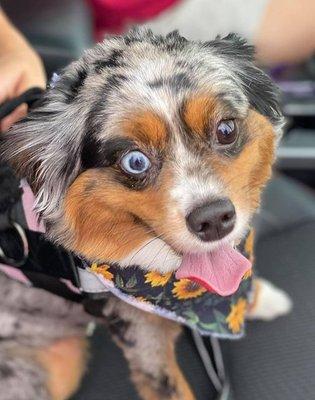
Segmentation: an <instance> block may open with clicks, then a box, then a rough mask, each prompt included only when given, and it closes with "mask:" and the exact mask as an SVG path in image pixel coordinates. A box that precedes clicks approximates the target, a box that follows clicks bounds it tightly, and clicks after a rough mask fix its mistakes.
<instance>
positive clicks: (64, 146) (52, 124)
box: [0, 62, 88, 220]
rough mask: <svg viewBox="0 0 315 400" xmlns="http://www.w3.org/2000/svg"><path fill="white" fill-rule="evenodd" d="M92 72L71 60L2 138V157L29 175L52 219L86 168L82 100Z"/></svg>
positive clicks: (45, 212)
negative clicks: (82, 163)
mask: <svg viewBox="0 0 315 400" xmlns="http://www.w3.org/2000/svg"><path fill="white" fill-rule="evenodd" d="M86 75H87V72H86V70H85V66H84V64H83V63H81V62H75V63H73V64H71V65H70V66H69V67H67V69H66V70H65V71H64V72H63V73H62V74H61V76H60V78H59V80H58V81H57V82H55V86H54V87H53V88H50V89H48V90H47V92H46V93H45V94H44V95H43V98H42V99H41V100H40V104H39V105H38V106H37V107H36V109H34V110H33V111H32V112H30V113H29V114H28V116H27V117H26V118H25V119H24V120H22V121H20V122H19V123H17V124H16V125H14V126H13V127H12V128H11V129H10V130H9V131H8V132H7V133H3V134H1V137H0V159H1V160H2V161H4V162H8V163H9V164H10V165H11V166H12V167H13V168H14V170H15V171H16V173H17V174H18V176H19V177H20V178H27V180H28V182H29V184H30V186H31V187H32V189H33V191H34V193H35V196H36V208H37V211H39V212H40V213H41V214H42V215H43V217H45V218H46V219H47V220H49V219H50V218H52V216H53V214H54V213H55V212H56V211H57V210H58V208H59V205H60V201H61V200H62V198H63V195H64V192H65V189H66V187H67V186H68V185H69V184H70V183H71V181H72V180H73V179H74V178H75V176H76V175H77V174H78V172H79V171H80V146H81V143H82V137H83V135H84V131H85V129H86V123H85V121H86V115H87V113H88V107H87V105H86V104H85V103H84V102H83V101H77V100H78V99H77V97H78V96H79V94H80V90H81V88H82V87H83V85H84V81H85V78H86Z"/></svg>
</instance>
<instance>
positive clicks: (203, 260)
mask: <svg viewBox="0 0 315 400" xmlns="http://www.w3.org/2000/svg"><path fill="white" fill-rule="evenodd" d="M250 268H251V263H250V261H249V260H248V259H247V258H245V257H244V256H243V255H242V254H241V253H240V252H239V251H237V250H235V249H234V248H233V247H232V246H231V245H229V244H222V245H221V246H220V247H218V248H217V249H215V250H212V251H209V252H206V253H196V254H194V253H187V254H183V257H182V261H181V264H180V266H179V268H178V270H177V271H176V278H177V279H183V278H186V279H190V280H192V281H195V282H198V283H199V284H201V285H202V286H204V287H205V288H206V289H207V290H208V291H212V292H215V293H217V294H218V295H220V296H229V295H232V294H233V293H235V292H236V290H237V289H238V287H239V285H240V283H241V281H242V278H243V276H244V274H245V273H246V272H247V271H248V270H249V269H250Z"/></svg>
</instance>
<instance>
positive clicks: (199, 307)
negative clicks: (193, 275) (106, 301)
mask: <svg viewBox="0 0 315 400" xmlns="http://www.w3.org/2000/svg"><path fill="white" fill-rule="evenodd" d="M237 247H238V250H239V251H240V252H241V253H242V254H243V255H244V256H245V257H247V258H249V259H252V247H253V233H252V232H250V233H249V234H248V235H247V237H246V239H244V240H243V242H242V243H240V245H239V246H237ZM86 268H87V269H88V271H89V272H91V273H93V274H96V275H97V277H98V279H99V280H100V281H101V282H102V284H103V285H104V286H105V288H106V290H108V291H110V292H111V293H112V294H113V295H115V296H117V297H119V298H120V299H121V300H123V301H125V302H127V303H129V304H131V305H133V306H135V307H137V308H140V309H141V310H143V311H147V312H151V313H155V314H158V315H159V316H161V317H164V318H168V319H171V320H174V321H177V322H179V323H182V324H184V325H187V326H188V327H190V328H192V329H196V330H198V331H199V332H200V333H201V334H202V335H208V336H216V337H220V338H239V337H241V336H242V335H243V334H244V320H245V314H246V311H247V304H248V301H249V300H250V296H251V288H252V270H250V271H248V272H247V273H246V274H245V275H244V277H243V280H242V282H241V284H240V286H239V288H238V290H237V291H236V292H235V293H234V294H233V295H231V296H227V297H222V296H219V295H217V294H215V293H211V292H209V291H207V290H206V289H205V288H204V287H203V286H201V285H199V284H198V283H196V282H193V281H191V280H189V279H176V278H175V274H174V273H167V274H164V275H162V274H160V273H158V272H154V271H151V272H147V271H144V270H143V269H141V268H140V267H138V266H136V265H134V266H130V267H128V268H121V267H120V266H119V265H118V264H92V265H89V266H86Z"/></svg>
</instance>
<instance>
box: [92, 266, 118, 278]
mask: <svg viewBox="0 0 315 400" xmlns="http://www.w3.org/2000/svg"><path fill="white" fill-rule="evenodd" d="M109 269H110V266H109V265H107V264H102V265H97V264H96V263H93V264H92V265H91V271H92V272H95V273H96V274H100V275H102V276H103V277H104V278H105V279H108V280H109V281H112V280H113V278H114V275H113V274H112V273H111V272H109Z"/></svg>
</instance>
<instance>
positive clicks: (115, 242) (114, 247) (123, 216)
mask: <svg viewBox="0 0 315 400" xmlns="http://www.w3.org/2000/svg"><path fill="white" fill-rule="evenodd" d="M93 184H94V186H95V187H94V188H93V187H92V186H93ZM129 202H130V199H129V198H128V191H127V190H126V189H125V190H123V189H122V188H120V187H119V184H117V183H115V182H113V181H112V180H111V179H109V178H108V177H107V176H106V174H105V173H100V172H99V171H96V170H89V171H87V172H85V173H84V174H82V175H81V176H79V177H78V178H77V179H76V180H75V182H74V183H73V184H72V185H71V187H70V188H69V190H68V193H67V195H66V198H65V218H66V223H67V225H68V226H69V230H70V231H71V232H72V234H73V239H72V243H70V244H69V246H70V247H71V248H72V249H73V250H74V251H76V252H78V253H81V254H83V255H84V256H85V257H87V258H90V259H99V260H113V261H115V260H118V259H121V258H123V257H124V256H126V255H127V254H129V253H130V252H131V251H132V250H134V249H136V248H137V247H139V246H140V245H141V244H142V243H143V242H145V241H146V240H148V239H149V238H150V237H151V236H150V235H149V234H148V233H147V230H146V229H145V228H144V227H143V226H141V225H139V224H136V223H135V220H134V217H133V216H132V214H130V213H129V212H128V210H127V209H126V206H127V205H128V203H129Z"/></svg>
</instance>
